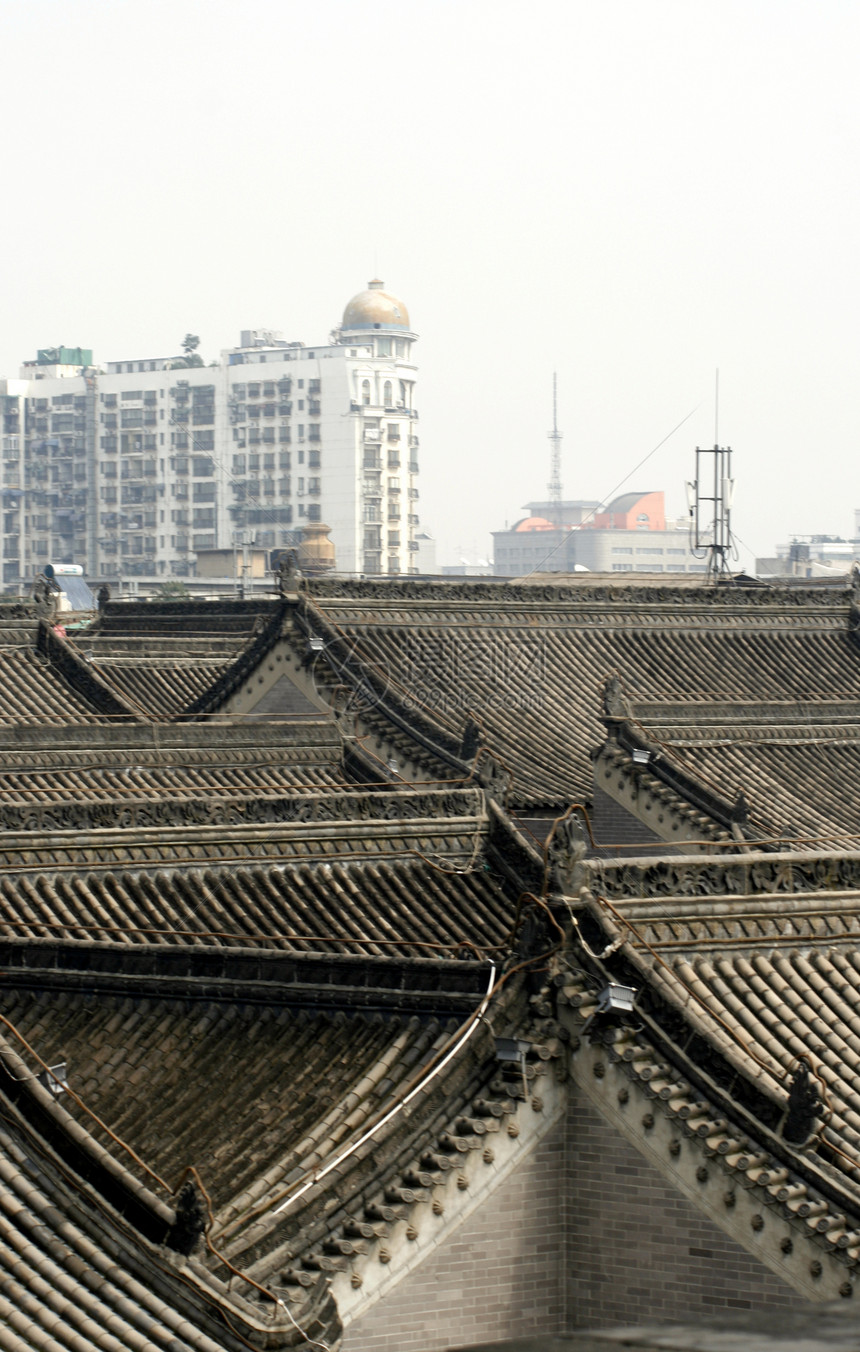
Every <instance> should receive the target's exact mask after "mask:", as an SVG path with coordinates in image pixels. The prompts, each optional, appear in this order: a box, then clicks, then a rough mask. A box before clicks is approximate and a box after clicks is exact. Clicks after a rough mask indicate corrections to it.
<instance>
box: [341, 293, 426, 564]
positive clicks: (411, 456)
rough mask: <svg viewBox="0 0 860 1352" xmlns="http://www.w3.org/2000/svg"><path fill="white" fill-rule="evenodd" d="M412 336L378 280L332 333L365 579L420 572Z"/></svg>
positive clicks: (405, 315) (401, 309)
mask: <svg viewBox="0 0 860 1352" xmlns="http://www.w3.org/2000/svg"><path fill="white" fill-rule="evenodd" d="M417 336H418V335H417V334H416V333H414V332H413V331H412V329H411V328H410V325H409V311H408V310H407V308H406V306H405V305H404V304H403V301H402V300H400V299H399V298H398V297H397V296H395V295H392V293H391V292H390V291H386V290H385V284H384V283H383V282H381V281H379V280H378V279H375V280H374V281H372V282H368V284H367V289H366V290H365V291H359V292H358V294H357V295H355V296H353V298H352V300H351V301H349V303H348V305H347V306H346V309H345V310H344V312H343V320H342V322H341V326H340V328H339V329H338V330H337V333H336V341H337V343H338V344H339V345H340V346H342V347H346V348H347V349H348V366H349V379H350V381H351V389H350V412H351V414H352V421H353V426H354V438H355V440H354V444H355V447H356V453H357V457H358V464H359V466H360V468H361V479H360V483H361V494H360V497H361V501H360V504H358V506H359V511H360V517H359V522H360V532H361V549H360V551H359V560H360V561H359V570H360V571H361V572H364V573H370V574H394V575H397V574H400V573H415V572H417V571H418V558H417V555H418V542H417V539H416V536H417V533H418V532H417V527H418V524H419V518H418V426H417V419H418V413H417V412H416V409H415V376H416V367H415V364H414V359H413V356H412V347H413V343H414V342H415V340H416V338H417Z"/></svg>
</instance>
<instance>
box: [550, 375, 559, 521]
mask: <svg viewBox="0 0 860 1352" xmlns="http://www.w3.org/2000/svg"><path fill="white" fill-rule="evenodd" d="M547 436H548V437H549V444H550V470H549V484H548V485H547V487H548V489H549V500H550V503H551V505H552V511H553V516H554V517H555V518H556V519H555V520H554V521H553V525H556V526H557V525H560V524H561V432H559V430H558V375H557V372H555V371H553V373H552V431H551V432H548V433H547Z"/></svg>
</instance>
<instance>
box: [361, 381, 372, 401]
mask: <svg viewBox="0 0 860 1352" xmlns="http://www.w3.org/2000/svg"><path fill="white" fill-rule="evenodd" d="M361 402H362V403H363V404H369V403H370V381H369V380H363V381H362V382H361Z"/></svg>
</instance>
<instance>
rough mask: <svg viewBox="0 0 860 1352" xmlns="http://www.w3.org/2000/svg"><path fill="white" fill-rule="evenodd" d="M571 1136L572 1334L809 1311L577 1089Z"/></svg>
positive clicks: (568, 1239) (568, 1240)
mask: <svg viewBox="0 0 860 1352" xmlns="http://www.w3.org/2000/svg"><path fill="white" fill-rule="evenodd" d="M567 1132H568V1135H567V1159H566V1173H567V1180H568V1181H567V1187H566V1189H565V1215H564V1232H565V1249H566V1253H567V1259H566V1269H567V1287H566V1311H567V1318H568V1320H569V1327H579V1328H583V1327H589V1326H596V1325H600V1324H603V1325H606V1324H612V1323H632V1322H643V1323H644V1322H645V1321H650V1320H656V1319H662V1320H683V1319H691V1318H692V1319H695V1318H698V1317H706V1316H708V1315H712V1314H714V1313H715V1312H722V1311H725V1310H730V1309H734V1310H749V1309H755V1310H771V1309H772V1310H777V1309H778V1310H799V1309H808V1308H809V1302H807V1301H805V1300H803V1299H802V1298H801V1297H800V1296H798V1295H795V1293H794V1291H792V1290H791V1288H790V1287H788V1286H786V1285H785V1284H784V1283H783V1282H781V1281H780V1280H779V1278H778V1277H776V1276H774V1275H773V1274H772V1273H771V1271H770V1269H769V1268H766V1267H765V1266H764V1264H762V1263H760V1262H759V1261H758V1259H757V1258H754V1257H753V1256H752V1255H751V1254H748V1253H747V1252H746V1250H745V1249H743V1248H741V1246H740V1245H739V1244H736V1243H735V1242H734V1240H731V1239H729V1238H728V1236H726V1235H724V1234H723V1232H722V1231H721V1230H718V1229H717V1227H716V1226H715V1225H714V1224H713V1223H712V1222H711V1221H709V1220H708V1218H707V1217H706V1216H703V1215H701V1214H700V1213H699V1212H698V1211H697V1210H696V1208H695V1207H694V1206H693V1205H692V1203H691V1202H688V1201H687V1200H686V1198H685V1197H683V1196H682V1195H681V1194H680V1193H679V1192H676V1191H675V1189H674V1188H672V1187H671V1186H670V1185H669V1184H668V1183H665V1182H664V1181H663V1179H662V1177H661V1176H660V1174H659V1173H658V1172H657V1170H656V1169H654V1168H652V1166H651V1165H649V1164H647V1163H646V1162H645V1161H644V1160H643V1159H642V1157H641V1156H640V1155H639V1154H637V1152H636V1151H635V1150H634V1149H633V1147H632V1146H630V1145H628V1143H627V1142H626V1141H625V1139H624V1138H623V1137H622V1136H621V1135H620V1134H619V1133H618V1132H616V1131H615V1130H614V1128H611V1127H609V1126H607V1125H606V1123H605V1122H604V1121H603V1119H602V1118H601V1117H600V1116H599V1115H598V1113H597V1112H596V1110H595V1109H594V1108H592V1107H591V1105H590V1104H589V1103H588V1102H587V1101H586V1100H584V1099H583V1098H582V1097H581V1096H579V1095H578V1094H577V1092H576V1090H575V1088H572V1090H571V1102H570V1107H569V1112H568V1119H567Z"/></svg>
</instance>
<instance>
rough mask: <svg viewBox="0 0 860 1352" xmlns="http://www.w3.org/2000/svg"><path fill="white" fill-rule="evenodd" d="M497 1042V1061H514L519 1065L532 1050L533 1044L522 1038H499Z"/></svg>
mask: <svg viewBox="0 0 860 1352" xmlns="http://www.w3.org/2000/svg"><path fill="white" fill-rule="evenodd" d="M495 1042H496V1060H497V1061H513V1062H516V1063H517V1064H518V1063H519V1062H520V1061H522V1059H523V1057H524V1056H525V1055H526V1053H527V1052H530V1051H531V1048H532V1044H531V1043H530V1042H526V1041H524V1039H523V1038H521V1037H497V1038H496V1039H495Z"/></svg>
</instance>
